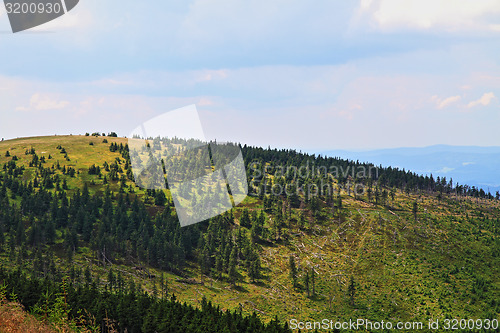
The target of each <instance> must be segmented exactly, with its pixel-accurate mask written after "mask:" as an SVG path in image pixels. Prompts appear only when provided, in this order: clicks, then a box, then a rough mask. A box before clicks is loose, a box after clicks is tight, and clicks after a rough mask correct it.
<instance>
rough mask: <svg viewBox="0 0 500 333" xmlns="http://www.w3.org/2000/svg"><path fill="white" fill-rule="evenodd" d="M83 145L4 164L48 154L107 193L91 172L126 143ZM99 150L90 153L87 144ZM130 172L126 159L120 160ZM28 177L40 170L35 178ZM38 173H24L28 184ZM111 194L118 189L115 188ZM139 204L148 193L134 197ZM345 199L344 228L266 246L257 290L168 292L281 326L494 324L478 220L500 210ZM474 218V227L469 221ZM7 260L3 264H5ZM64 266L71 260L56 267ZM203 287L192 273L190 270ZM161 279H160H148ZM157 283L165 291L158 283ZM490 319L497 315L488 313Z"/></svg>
mask: <svg viewBox="0 0 500 333" xmlns="http://www.w3.org/2000/svg"><path fill="white" fill-rule="evenodd" d="M106 139H107V140H108V142H109V143H103V142H102V141H103V137H98V138H95V137H84V136H53V137H37V138H26V139H16V140H9V141H4V142H0V164H3V163H5V162H6V161H7V160H8V159H10V158H6V157H4V155H5V151H6V150H9V151H10V154H11V155H17V157H18V158H19V159H20V161H18V165H19V164H24V165H26V167H27V166H28V162H29V160H31V155H25V154H24V152H25V150H26V149H29V148H30V147H34V148H35V149H36V152H37V154H38V155H39V156H40V157H41V156H46V158H47V157H48V155H49V154H50V155H51V156H52V157H53V159H52V160H47V164H46V165H45V166H50V165H51V164H52V163H55V162H56V161H59V163H60V164H61V166H62V165H66V166H72V167H74V168H76V169H77V170H79V171H80V174H79V175H77V177H76V178H73V179H72V178H69V177H68V178H67V180H68V185H69V187H70V189H75V188H77V187H81V186H82V184H83V183H82V181H87V182H89V181H90V180H91V179H93V180H94V181H95V183H96V185H95V186H91V187H90V190H91V192H95V191H102V190H103V187H102V186H101V185H100V184H102V179H98V178H97V176H89V175H88V174H87V170H88V167H89V166H90V165H92V164H96V165H100V166H102V163H104V161H107V162H108V163H111V162H113V161H114V160H115V159H116V158H117V157H120V159H121V156H120V155H119V154H118V153H112V152H110V151H109V149H108V147H109V144H110V143H111V142H117V143H118V144H119V143H124V144H125V143H126V139H123V138H109V137H107V138H106ZM91 141H92V142H93V143H94V145H93V146H91V145H89V142H91ZM59 144H60V145H62V146H63V147H64V148H65V149H66V151H67V153H68V156H69V158H70V159H71V160H70V161H69V162H68V161H66V160H65V159H64V158H63V154H61V153H60V152H59V150H57V149H56V146H57V145H59ZM121 161H122V162H123V159H121ZM27 170H33V169H32V168H28V169H27ZM32 174H33V171H28V172H26V173H25V177H26V180H28V178H29V177H30V175H32ZM111 188H112V189H115V190H116V188H117V185H116V184H111ZM136 193H138V194H139V195H141V193H142V192H141V191H138V190H136ZM342 195H343V199H344V201H343V205H344V207H345V214H346V219H345V221H342V222H339V221H338V219H337V218H333V217H332V215H331V214H330V213H329V212H328V210H327V209H325V213H324V219H323V220H322V221H312V218H311V221H310V226H309V227H308V228H307V229H306V230H299V229H298V228H297V227H296V226H294V225H293V219H294V217H296V216H297V214H298V210H293V212H292V214H293V217H292V230H291V234H292V235H293V236H291V237H290V238H289V240H288V241H284V242H279V243H276V244H273V245H272V246H263V249H262V252H261V257H262V263H263V266H264V275H265V276H264V278H263V279H261V280H260V281H259V282H258V283H256V284H251V283H248V278H246V276H245V274H244V273H243V272H241V273H242V281H241V282H240V283H239V284H238V287H237V288H231V287H230V286H229V284H228V283H227V282H225V281H213V280H211V279H210V278H208V277H203V279H204V285H199V284H196V285H191V284H186V283H182V282H178V281H177V280H178V279H179V278H178V277H177V276H175V275H173V274H167V278H168V280H169V286H170V291H171V292H175V294H176V295H177V296H178V299H180V300H183V301H186V302H188V303H192V304H198V303H199V302H200V300H201V298H202V297H203V296H206V297H207V298H209V299H212V300H213V301H214V302H215V303H217V304H220V305H221V307H222V308H231V309H233V308H237V307H239V306H240V304H241V306H242V308H243V312H248V313H250V312H253V311H254V310H255V311H257V312H258V313H259V314H260V315H261V316H262V317H263V318H264V319H269V318H271V317H274V315H278V318H279V319H281V320H290V319H292V318H298V319H302V320H307V319H322V318H332V319H346V318H349V317H352V318H358V317H366V318H375V317H378V318H379V319H384V320H389V319H392V320H410V319H419V320H422V321H423V320H424V319H425V318H444V317H445V316H446V315H448V316H451V317H453V318H471V317H472V318H484V317H485V315H486V314H487V313H488V309H490V313H489V315H490V317H496V318H498V317H499V314H498V312H496V311H495V310H494V309H495V307H494V306H491V304H487V303H486V302H485V300H489V299H497V300H498V299H500V293H499V290H500V283H499V279H498V276H500V269H499V267H500V265H499V259H498V258H494V257H492V253H491V248H492V246H493V245H492V243H488V242H489V241H490V239H494V237H496V236H495V235H494V234H493V233H492V231H491V230H488V229H487V228H485V227H484V226H483V225H481V223H480V222H478V218H479V216H480V215H481V216H487V217H491V218H498V217H500V208H499V205H498V202H486V201H485V202H476V201H471V200H469V199H463V200H462V201H457V200H455V199H449V198H444V199H443V200H441V201H438V200H437V199H436V198H435V197H432V196H428V195H427V196H426V195H423V196H421V197H416V196H414V195H410V196H408V195H406V194H403V193H399V192H398V193H397V195H396V199H395V202H392V203H390V206H391V209H390V210H389V209H388V208H383V207H380V206H375V205H373V204H369V203H366V202H364V201H359V200H354V199H353V198H351V197H348V196H347V194H346V193H342ZM414 200H417V201H418V202H419V212H418V215H417V220H418V221H417V222H415V221H414V217H413V214H412V213H411V207H412V206H411V205H412V203H413V201H414ZM245 206H247V207H250V209H257V210H259V209H262V203H261V202H260V201H259V200H257V199H255V198H250V197H248V198H247V199H246V200H245V201H244V202H243V204H242V205H240V207H239V208H237V211H236V212H235V216H236V217H238V216H239V211H238V210H240V209H241V207H245ZM466 216H468V217H469V218H472V217H475V220H474V222H471V221H470V220H468V219H467V217H466ZM290 255H294V256H295V257H296V259H297V264H298V268H299V269H298V271H299V275H301V274H302V272H303V271H302V269H303V268H304V267H309V266H311V267H313V268H314V270H315V272H316V273H317V275H316V296H315V297H312V298H308V297H306V295H305V292H304V291H298V290H294V289H293V288H292V287H291V282H290V278H289V275H288V274H289V273H288V272H289V271H288V258H289V256H290ZM92 257H93V255H92V253H90V252H89V251H86V249H85V248H84V249H82V250H81V252H80V254H79V255H78V256H76V258H75V261H76V263H77V264H79V265H81V266H82V267H83V266H84V265H87V263H88V262H89V261H90V262H92V260H93V259H92ZM0 258H1V260H2V261H3V260H7V258H6V256H5V255H3V257H0ZM58 261H59V262H60V264H61V265H65V260H64V259H60V260H58ZM108 269H109V266H108V267H102V266H97V265H93V270H94V271H95V272H99V273H100V274H102V280H103V281H104V280H105V276H106V272H107V270H108ZM114 269H115V270H116V269H120V270H122V271H123V272H124V273H126V275H127V276H129V277H132V278H134V279H137V280H138V281H139V280H140V282H141V283H142V284H143V285H144V287H145V288H146V289H147V290H152V283H153V280H149V279H148V278H147V276H146V275H147V274H145V273H144V272H142V271H137V270H134V269H132V268H131V267H130V266H127V265H125V263H124V262H123V263H119V264H117V265H114ZM187 270H188V271H189V272H190V274H191V275H192V276H193V277H195V278H196V279H200V276H199V270H198V269H197V267H196V265H195V264H191V265H189V267H188V269H187ZM151 272H153V274H155V275H157V276H158V272H157V271H155V270H151ZM351 276H354V277H355V279H356V282H357V283H358V288H357V296H356V305H355V306H354V307H352V306H350V305H349V300H348V297H347V296H346V292H347V284H348V279H349V278H350V277H351ZM481 277H482V278H484V279H485V280H486V288H484V291H483V297H481V296H480V295H478V293H473V292H472V289H473V286H474V285H475V284H477V280H478V279H480V278H481ZM156 283H158V282H157V281H156ZM491 309H493V310H491Z"/></svg>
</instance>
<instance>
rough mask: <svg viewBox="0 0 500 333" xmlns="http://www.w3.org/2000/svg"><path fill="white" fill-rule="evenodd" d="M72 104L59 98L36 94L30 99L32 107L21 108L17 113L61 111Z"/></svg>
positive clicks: (18, 108)
mask: <svg viewBox="0 0 500 333" xmlns="http://www.w3.org/2000/svg"><path fill="white" fill-rule="evenodd" d="M69 104H70V103H69V102H68V101H64V100H59V99H58V98H55V97H51V96H49V95H47V94H41V93H35V94H34V95H33V96H31V98H30V105H29V106H28V107H23V106H19V107H17V108H16V110H17V111H32V110H36V111H46V110H59V109H64V108H65V107H67V106H68V105H69Z"/></svg>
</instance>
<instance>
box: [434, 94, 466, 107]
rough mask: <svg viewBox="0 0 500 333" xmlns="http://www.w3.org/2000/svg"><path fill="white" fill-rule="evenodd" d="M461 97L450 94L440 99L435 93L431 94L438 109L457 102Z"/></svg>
mask: <svg viewBox="0 0 500 333" xmlns="http://www.w3.org/2000/svg"><path fill="white" fill-rule="evenodd" d="M461 99H462V97H461V96H459V95H457V96H450V97H447V98H445V99H441V98H439V97H437V96H436V95H434V96H432V101H433V102H435V103H436V107H437V108H438V109H444V108H445V107H447V106H450V105H451V104H454V103H457V102H459V101H460V100H461Z"/></svg>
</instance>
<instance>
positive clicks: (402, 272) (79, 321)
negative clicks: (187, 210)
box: [0, 133, 500, 332]
mask: <svg viewBox="0 0 500 333" xmlns="http://www.w3.org/2000/svg"><path fill="white" fill-rule="evenodd" d="M156 140H160V139H153V138H152V139H151V144H152V145H154V144H157V143H158V142H157V141H156ZM163 143H164V144H165V142H163ZM167 144H169V145H171V146H175V147H177V146H178V145H182V144H185V142H183V140H181V139H171V140H168V143H167ZM240 147H241V151H242V155H243V159H244V162H245V166H246V173H247V179H248V188H249V196H248V197H247V198H246V199H245V201H243V203H241V204H239V205H238V206H237V207H235V208H233V209H232V210H230V211H228V212H226V213H224V214H222V215H219V216H216V217H214V218H211V219H209V220H207V221H204V222H202V223H197V224H194V225H190V226H187V227H182V228H181V226H180V224H179V221H178V218H177V215H176V210H175V206H174V204H173V200H172V197H171V195H170V191H169V190H168V189H167V190H145V189H142V188H140V187H138V186H136V184H135V183H134V181H133V180H134V175H133V172H132V168H131V161H130V156H129V148H128V145H127V139H124V138H119V137H117V135H116V134H115V133H110V134H109V135H104V133H103V134H100V133H94V134H93V135H87V136H59V137H58V136H54V137H41V138H26V139H16V140H9V141H4V142H1V143H0V153H1V157H0V265H1V267H0V294H2V293H3V294H2V297H5V298H7V299H10V300H17V301H19V302H20V303H21V304H23V305H24V306H25V309H26V311H28V312H31V313H34V314H35V315H37V316H38V317H39V318H40V320H47V316H48V314H50V313H54V311H55V310H54V309H56V310H57V309H59V310H60V313H59V315H58V316H59V317H64V318H65V320H70V321H72V322H73V323H74V325H75V329H91V330H99V331H113V330H118V331H120V332H125V331H127V332H288V331H289V330H290V328H289V324H288V323H289V321H290V320H291V319H292V318H298V319H301V320H310V319H317V320H319V318H332V319H333V318H337V319H344V320H345V319H348V318H357V317H360V316H363V317H365V318H368V319H371V320H377V319H388V318H394V320H396V319H397V320H421V321H422V322H427V321H428V320H429V318H438V317H439V318H443V319H444V318H464V319H469V318H472V319H478V318H482V319H485V318H489V319H490V320H493V319H497V320H498V318H499V313H500V285H499V283H500V281H499V280H498V276H500V275H499V273H500V272H499V267H500V259H499V257H500V239H499V232H500V222H499V218H500V200H499V199H500V197H499V194H498V193H494V194H491V193H486V192H485V191H484V190H483V189H478V188H475V187H469V186H467V184H458V183H454V182H453V180H452V179H446V178H439V177H437V178H436V179H434V177H432V176H422V175H417V174H414V173H412V172H409V171H405V170H399V169H397V168H392V167H390V166H374V165H372V164H369V163H365V162H360V161H350V160H343V159H340V158H334V157H324V156H316V155H308V154H305V153H301V152H297V151H294V150H277V149H271V148H267V149H264V148H258V147H250V146H246V145H243V146H240ZM197 167H199V168H201V169H203V168H205V167H206V166H204V165H198V166H197ZM301 168H302V169H301ZM192 198H194V200H196V194H192ZM465 305H467V306H465Z"/></svg>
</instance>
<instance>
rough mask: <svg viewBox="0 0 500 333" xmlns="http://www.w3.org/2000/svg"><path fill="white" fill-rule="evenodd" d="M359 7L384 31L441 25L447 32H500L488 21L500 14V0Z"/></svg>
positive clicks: (403, 1)
mask: <svg viewBox="0 0 500 333" xmlns="http://www.w3.org/2000/svg"><path fill="white" fill-rule="evenodd" d="M359 10H360V12H361V13H365V14H366V13H368V14H369V15H370V16H371V18H372V20H373V21H374V23H375V25H376V26H377V27H378V28H380V29H382V30H397V29H400V28H409V29H417V30H426V29H431V28H438V29H443V30H446V31H461V30H471V29H483V30H490V31H498V25H495V24H489V22H488V21H487V19H486V16H488V15H492V14H499V13H500V1H498V0H474V1H470V0H380V1H378V2H375V1H369V0H362V1H361V2H360V6H359Z"/></svg>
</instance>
